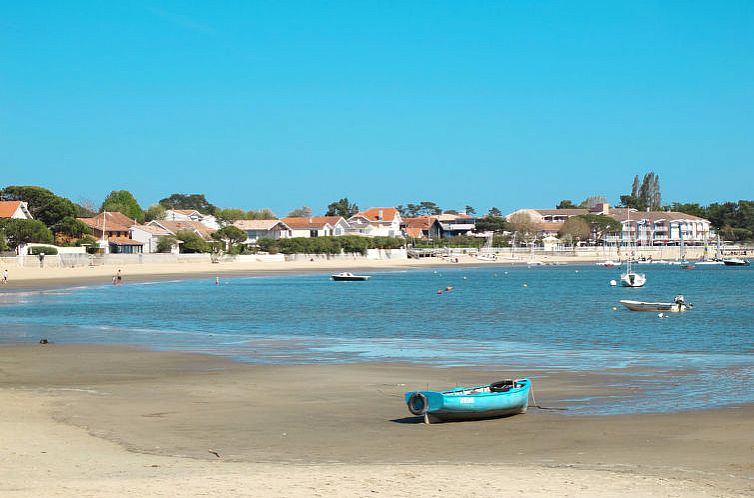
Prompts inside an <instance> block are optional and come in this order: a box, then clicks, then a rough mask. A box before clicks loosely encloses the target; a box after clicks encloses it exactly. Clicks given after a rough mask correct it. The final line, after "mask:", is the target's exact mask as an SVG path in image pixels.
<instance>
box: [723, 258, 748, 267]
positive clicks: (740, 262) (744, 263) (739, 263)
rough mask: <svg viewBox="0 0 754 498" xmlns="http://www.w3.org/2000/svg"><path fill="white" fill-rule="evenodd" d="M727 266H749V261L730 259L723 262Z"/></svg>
mask: <svg viewBox="0 0 754 498" xmlns="http://www.w3.org/2000/svg"><path fill="white" fill-rule="evenodd" d="M723 264H725V266H749V261H748V260H746V259H741V258H728V259H724V260H723Z"/></svg>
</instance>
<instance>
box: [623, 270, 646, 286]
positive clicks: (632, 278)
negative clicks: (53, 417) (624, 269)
mask: <svg viewBox="0 0 754 498" xmlns="http://www.w3.org/2000/svg"><path fill="white" fill-rule="evenodd" d="M645 283H647V277H645V276H644V274H643V273H624V274H623V275H621V276H620V284H621V285H622V286H623V287H643V286H644V284H645Z"/></svg>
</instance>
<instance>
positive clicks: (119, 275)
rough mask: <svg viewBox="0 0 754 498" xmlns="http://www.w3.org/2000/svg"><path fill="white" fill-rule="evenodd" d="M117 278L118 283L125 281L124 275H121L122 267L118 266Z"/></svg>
mask: <svg viewBox="0 0 754 498" xmlns="http://www.w3.org/2000/svg"><path fill="white" fill-rule="evenodd" d="M115 278H116V279H117V283H118V284H122V283H123V275H121V273H120V268H118V274H117V275H116V276H115Z"/></svg>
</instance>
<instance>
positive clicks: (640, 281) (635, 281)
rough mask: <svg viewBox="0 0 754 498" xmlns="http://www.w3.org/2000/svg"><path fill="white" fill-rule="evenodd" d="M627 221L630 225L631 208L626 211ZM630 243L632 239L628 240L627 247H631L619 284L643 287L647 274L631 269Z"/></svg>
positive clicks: (631, 253)
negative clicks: (624, 271)
mask: <svg viewBox="0 0 754 498" xmlns="http://www.w3.org/2000/svg"><path fill="white" fill-rule="evenodd" d="M628 222H629V227H630V222H631V210H629V211H628ZM632 243H633V241H632V240H629V247H630V248H631V251H629V255H628V261H627V262H626V273H624V274H622V275H621V276H620V284H621V285H622V286H623V287H644V284H646V283H647V276H646V275H645V274H643V273H636V272H635V271H633V268H632V266H631V264H632V260H633V244H632Z"/></svg>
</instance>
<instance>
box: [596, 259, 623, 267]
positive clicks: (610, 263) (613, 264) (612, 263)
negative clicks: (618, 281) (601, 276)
mask: <svg viewBox="0 0 754 498" xmlns="http://www.w3.org/2000/svg"><path fill="white" fill-rule="evenodd" d="M595 264H596V265H597V266H604V267H606V268H614V267H616V266H620V261H618V262H616V261H613V260H611V259H608V260H607V261H600V262H599V263H595Z"/></svg>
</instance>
